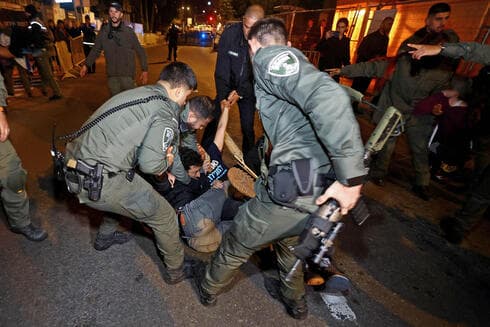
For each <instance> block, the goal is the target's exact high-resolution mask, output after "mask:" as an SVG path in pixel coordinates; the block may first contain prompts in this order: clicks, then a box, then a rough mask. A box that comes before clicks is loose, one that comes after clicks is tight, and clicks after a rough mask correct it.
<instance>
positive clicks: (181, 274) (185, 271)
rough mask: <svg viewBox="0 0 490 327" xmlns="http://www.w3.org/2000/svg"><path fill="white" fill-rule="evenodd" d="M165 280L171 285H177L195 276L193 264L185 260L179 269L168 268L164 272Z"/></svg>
mask: <svg viewBox="0 0 490 327" xmlns="http://www.w3.org/2000/svg"><path fill="white" fill-rule="evenodd" d="M162 275H163V280H164V281H165V283H167V284H169V285H175V284H178V283H180V282H181V281H183V280H185V279H188V278H192V277H194V272H193V269H192V264H191V263H190V262H185V261H184V263H183V264H182V266H180V268H177V269H168V268H166V269H165V270H164V272H163V274H162Z"/></svg>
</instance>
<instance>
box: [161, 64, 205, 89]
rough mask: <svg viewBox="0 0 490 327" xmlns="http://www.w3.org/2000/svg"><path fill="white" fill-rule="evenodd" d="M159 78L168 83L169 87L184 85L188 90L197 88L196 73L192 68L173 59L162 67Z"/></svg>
mask: <svg viewBox="0 0 490 327" xmlns="http://www.w3.org/2000/svg"><path fill="white" fill-rule="evenodd" d="M160 80H161V81H165V82H167V83H169V84H170V87H171V88H173V89H174V88H176V87H181V86H185V87H187V88H189V90H195V89H197V79H196V74H194V71H193V70H192V68H191V67H190V66H189V65H187V64H185V63H183V62H180V61H174V62H172V63H170V64H168V65H167V66H165V67H164V68H163V69H162V72H161V73H160Z"/></svg>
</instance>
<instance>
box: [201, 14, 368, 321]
mask: <svg viewBox="0 0 490 327" xmlns="http://www.w3.org/2000/svg"><path fill="white" fill-rule="evenodd" d="M286 41H287V32H286V28H285V26H284V23H283V22H282V21H281V20H279V19H276V18H269V19H263V20H259V21H258V22H256V23H255V24H254V25H253V27H252V28H251V30H250V34H249V36H248V42H249V45H250V48H251V53H252V54H253V58H252V63H253V69H254V76H255V95H256V97H257V108H258V110H259V112H260V117H261V120H262V123H263V125H264V130H265V134H266V135H267V137H268V139H269V141H270V143H271V145H272V153H271V155H270V164H269V171H268V173H266V172H264V173H263V174H262V177H261V178H260V179H259V180H258V182H257V183H256V185H255V190H256V193H257V196H256V197H255V198H253V199H251V200H250V201H248V202H247V203H246V204H244V205H242V206H241V207H240V209H239V212H238V214H237V216H236V217H235V218H234V221H233V225H232V227H231V228H230V230H229V231H228V232H227V233H226V234H225V235H224V237H223V241H222V243H221V246H220V248H219V249H218V250H217V252H216V254H215V256H214V257H213V259H212V261H211V263H210V264H209V265H208V266H206V268H205V271H199V270H198V271H197V272H196V273H197V274H198V276H199V277H198V283H197V285H198V292H199V297H200V301H201V303H202V304H204V305H207V306H209V305H214V304H215V303H216V300H217V294H218V293H219V291H220V290H222V289H223V288H224V287H225V286H226V285H227V284H229V283H230V282H231V280H232V277H233V276H234V274H235V273H236V271H237V270H238V269H239V267H240V266H241V265H242V264H243V263H245V262H246V261H247V260H248V258H249V257H250V256H251V255H252V254H253V253H254V252H255V251H257V250H259V249H261V248H262V247H264V246H267V245H268V244H270V243H273V245H274V248H275V250H276V253H277V258H278V260H277V262H278V266H279V270H280V292H279V295H278V296H279V297H280V300H281V301H282V302H283V304H284V305H285V307H286V310H287V311H288V313H289V314H290V315H291V316H292V317H294V318H296V319H304V318H306V316H307V312H308V311H307V310H308V309H307V305H306V301H305V297H304V295H305V288H304V282H303V273H302V271H299V272H298V273H297V274H295V276H294V278H293V279H292V280H291V281H289V282H288V281H286V280H285V277H286V275H287V273H288V271H289V270H290V269H291V268H292V266H293V264H294V262H295V260H296V257H295V256H294V255H293V253H292V252H291V251H290V250H289V248H288V247H289V246H294V245H297V244H298V235H299V234H300V233H301V232H302V231H303V229H304V228H305V224H306V221H307V219H306V218H307V214H305V213H304V211H303V213H302V212H301V210H302V209H306V210H309V211H313V210H315V209H316V208H317V206H318V205H320V204H322V203H324V202H325V201H326V200H327V199H328V198H336V199H337V200H338V201H339V203H340V206H341V211H342V214H347V212H348V211H349V210H350V209H351V208H352V207H353V206H354V205H355V203H356V202H357V200H358V198H359V196H360V192H361V187H362V183H363V181H364V177H365V174H366V171H365V168H364V165H363V160H362V158H363V152H364V151H363V144H362V141H361V137H360V133H359V126H358V124H357V122H356V120H355V118H354V114H353V112H352V108H351V106H350V100H349V98H348V96H347V95H346V94H345V92H344V91H343V90H341V88H340V87H339V86H338V85H337V83H335V82H334V81H333V80H332V79H331V78H330V77H329V76H327V75H326V74H324V73H322V72H320V71H318V70H317V69H316V68H315V67H314V66H313V65H311V64H310V63H309V62H308V60H307V58H306V57H305V56H304V55H303V54H302V53H301V51H299V50H297V49H294V48H291V47H288V46H286ZM305 161H307V162H308V163H309V164H307V165H306V166H308V165H309V167H310V170H311V174H310V176H309V177H311V180H314V181H315V182H313V184H312V185H313V187H312V192H311V194H307V195H298V196H297V198H296V199H294V198H295V195H297V194H291V195H292V197H291V199H290V201H289V202H288V204H287V205H281V204H277V203H278V201H277V200H278V199H277V198H278V197H280V196H281V193H287V190H288V189H289V186H288V183H287V182H288V179H289V180H292V179H294V178H293V177H290V178H286V180H284V179H282V180H281V178H279V177H278V175H283V173H284V172H286V173H287V171H288V168H289V167H290V166H291V165H292V163H298V162H303V163H304V162H305ZM332 168H333V170H334V171H335V174H336V177H337V181H335V182H334V183H333V184H331V185H330V186H329V187H328V188H327V189H326V191H325V184H323V183H322V182H321V178H319V177H320V176H324V175H323V174H326V173H328V172H329V171H330V169H332ZM302 173H304V171H303V172H302ZM286 176H287V174H286ZM276 177H277V178H276ZM281 184H286V190H285V189H284V186H283V185H281ZM282 200H283V201H282V202H286V201H284V199H282ZM291 207H296V208H299V209H300V210H295V209H293V208H291Z"/></svg>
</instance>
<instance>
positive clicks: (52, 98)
mask: <svg viewBox="0 0 490 327" xmlns="http://www.w3.org/2000/svg"><path fill="white" fill-rule="evenodd" d="M61 98H62V96H61V95H58V94H55V95H52V96H50V97H49V101H52V100H59V99H61Z"/></svg>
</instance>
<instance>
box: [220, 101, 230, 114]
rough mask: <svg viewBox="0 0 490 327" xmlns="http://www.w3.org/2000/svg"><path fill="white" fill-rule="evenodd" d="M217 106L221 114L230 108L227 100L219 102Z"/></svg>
mask: <svg viewBox="0 0 490 327" xmlns="http://www.w3.org/2000/svg"><path fill="white" fill-rule="evenodd" d="M219 104H220V107H221V112H223V111H225V110H228V109H230V107H231V103H230V101H228V100H227V99H223V100H221V102H220V103H219Z"/></svg>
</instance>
